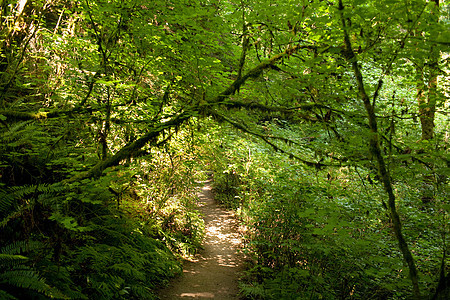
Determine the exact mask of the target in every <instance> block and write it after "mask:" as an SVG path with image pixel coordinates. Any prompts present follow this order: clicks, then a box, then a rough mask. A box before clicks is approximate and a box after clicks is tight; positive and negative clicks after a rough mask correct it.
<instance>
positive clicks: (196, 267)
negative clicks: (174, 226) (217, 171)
mask: <svg viewBox="0 0 450 300" xmlns="http://www.w3.org/2000/svg"><path fill="white" fill-rule="evenodd" d="M203 184H204V185H203V188H202V189H201V191H200V192H199V199H200V201H199V209H200V212H201V213H202V214H203V216H204V217H203V218H204V220H205V231H206V237H205V240H204V242H203V249H202V250H200V251H199V253H198V254H197V255H196V256H195V257H194V258H193V259H191V260H188V261H186V262H185V263H184V265H183V274H182V275H181V276H180V277H178V278H175V279H174V280H173V281H172V282H171V284H170V285H169V286H168V287H167V288H165V289H164V290H162V291H160V293H159V297H160V298H161V299H162V300H171V299H192V298H195V299H219V300H220V299H223V300H225V299H239V296H238V292H239V289H238V279H239V277H240V275H241V272H242V270H243V256H242V254H241V253H239V252H238V250H239V248H240V246H241V243H242V240H241V235H240V233H239V225H238V222H237V220H236V219H235V217H234V214H233V212H232V211H227V210H224V209H223V208H221V207H219V206H218V205H217V203H216V201H215V200H214V198H213V194H212V191H211V182H210V181H206V182H204V183H203Z"/></svg>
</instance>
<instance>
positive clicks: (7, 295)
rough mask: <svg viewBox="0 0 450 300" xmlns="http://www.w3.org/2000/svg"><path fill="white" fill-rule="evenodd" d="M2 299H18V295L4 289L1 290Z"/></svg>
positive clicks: (0, 296) (0, 297)
mask: <svg viewBox="0 0 450 300" xmlns="http://www.w3.org/2000/svg"><path fill="white" fill-rule="evenodd" d="M0 299H4V300H17V298H16V297H14V296H13V295H11V294H9V293H7V292H5V291H4V290H0Z"/></svg>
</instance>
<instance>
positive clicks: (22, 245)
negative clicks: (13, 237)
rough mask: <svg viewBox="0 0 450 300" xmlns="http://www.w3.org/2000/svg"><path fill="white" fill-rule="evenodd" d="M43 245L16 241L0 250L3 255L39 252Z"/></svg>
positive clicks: (34, 242)
mask: <svg viewBox="0 0 450 300" xmlns="http://www.w3.org/2000/svg"><path fill="white" fill-rule="evenodd" d="M41 246H42V243H40V242H37V241H16V242H14V243H11V244H9V245H6V246H5V247H3V248H1V249H0V253H1V254H19V253H23V252H27V251H32V250H37V249H39V248H40V247H41Z"/></svg>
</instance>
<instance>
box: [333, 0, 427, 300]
mask: <svg viewBox="0 0 450 300" xmlns="http://www.w3.org/2000/svg"><path fill="white" fill-rule="evenodd" d="M343 11H344V5H343V4H342V0H339V15H340V18H341V22H342V31H343V34H344V43H345V48H346V51H345V52H344V56H345V58H346V59H347V61H348V62H350V63H351V65H352V68H353V73H354V75H355V77H356V82H357V85H358V91H359V96H360V97H361V99H362V101H363V103H364V107H365V109H366V112H367V117H368V120H369V127H370V131H371V135H370V137H369V145H370V152H371V153H372V154H373V156H374V157H375V158H376V160H377V164H378V171H379V173H380V176H381V180H382V182H383V186H384V189H385V191H386V193H387V194H388V207H389V211H390V215H391V219H392V223H393V228H394V233H395V236H396V238H397V241H398V244H399V248H400V251H401V252H402V255H403V258H404V260H405V261H406V263H407V265H408V268H409V276H410V279H411V283H412V286H413V292H414V298H415V299H421V297H420V289H419V279H418V272H417V268H416V265H415V262H414V258H413V257H412V254H411V251H410V250H409V247H408V244H407V242H406V239H405V237H404V236H403V233H402V224H401V221H400V216H399V214H398V212H397V208H396V206H395V205H396V204H395V200H396V199H395V194H394V191H393V189H392V182H391V178H390V175H389V172H388V170H387V168H386V163H385V161H384V157H383V155H382V152H381V147H380V143H379V133H378V128H377V120H376V115H375V111H374V106H373V105H372V103H370V97H369V95H368V94H367V92H366V89H365V86H364V81H363V76H362V73H361V70H360V68H359V66H358V59H357V57H356V55H355V53H354V51H353V48H352V44H351V41H350V37H349V34H348V31H347V19H346V18H345V17H344V12H343ZM375 98H376V97H375Z"/></svg>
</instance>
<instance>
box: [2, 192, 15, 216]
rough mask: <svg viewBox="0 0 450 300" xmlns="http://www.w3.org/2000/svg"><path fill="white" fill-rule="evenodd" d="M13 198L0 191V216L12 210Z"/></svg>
mask: <svg viewBox="0 0 450 300" xmlns="http://www.w3.org/2000/svg"><path fill="white" fill-rule="evenodd" d="M14 204H16V201H15V198H14V197H13V196H12V195H11V194H9V193H7V192H6V191H3V190H0V215H3V214H4V213H7V212H9V211H11V210H12V209H14Z"/></svg>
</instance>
